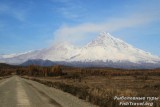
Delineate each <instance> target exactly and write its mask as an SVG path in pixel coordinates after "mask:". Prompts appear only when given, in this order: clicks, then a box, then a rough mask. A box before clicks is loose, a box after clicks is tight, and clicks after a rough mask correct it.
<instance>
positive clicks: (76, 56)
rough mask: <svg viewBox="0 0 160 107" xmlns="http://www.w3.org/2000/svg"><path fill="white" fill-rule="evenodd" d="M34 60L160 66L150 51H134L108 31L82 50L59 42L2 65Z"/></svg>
mask: <svg viewBox="0 0 160 107" xmlns="http://www.w3.org/2000/svg"><path fill="white" fill-rule="evenodd" d="M8 56H10V55H8ZM31 59H32V60H33V59H34V60H36V59H42V60H50V61H53V62H57V61H59V62H66V63H74V62H81V63H85V64H86V63H90V64H91V63H97V62H103V64H104V63H106V65H107V66H108V65H110V64H107V63H109V62H112V63H118V64H121V63H123V65H124V62H127V63H128V62H129V63H134V64H146V63H147V64H158V66H159V65H160V58H159V57H158V56H154V55H152V54H150V53H149V52H145V51H143V50H140V49H137V48H134V47H133V46H131V45H129V44H127V43H125V42H124V41H122V40H120V39H117V38H115V37H113V36H111V35H110V34H109V33H105V32H103V33H100V35H99V36H98V37H97V38H96V39H95V40H93V41H91V42H90V43H88V44H87V45H85V46H83V47H81V48H78V47H76V46H74V45H71V44H69V43H60V44H56V45H54V46H52V47H50V48H46V49H42V50H36V51H31V52H27V53H23V54H16V55H13V56H10V57H4V56H1V57H0V61H1V62H5V63H9V64H21V63H24V62H25V61H27V60H31ZM93 65H95V64H93Z"/></svg>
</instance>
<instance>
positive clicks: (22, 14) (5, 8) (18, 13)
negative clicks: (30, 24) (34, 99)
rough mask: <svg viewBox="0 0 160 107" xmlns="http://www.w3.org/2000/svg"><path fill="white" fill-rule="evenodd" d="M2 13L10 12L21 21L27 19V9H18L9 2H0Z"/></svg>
mask: <svg viewBox="0 0 160 107" xmlns="http://www.w3.org/2000/svg"><path fill="white" fill-rule="evenodd" d="M0 14H8V15H10V16H12V17H14V18H16V19H17V20H19V21H25V19H26V10H25V9H17V8H14V7H13V6H10V5H7V4H0Z"/></svg>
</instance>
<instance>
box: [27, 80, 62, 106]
mask: <svg viewBox="0 0 160 107" xmlns="http://www.w3.org/2000/svg"><path fill="white" fill-rule="evenodd" d="M25 82H26V81H25ZM26 84H28V85H29V86H31V87H33V88H34V89H36V90H37V91H38V92H39V93H40V94H41V95H42V96H43V97H45V98H46V99H47V101H48V102H49V103H50V104H53V105H54V106H56V107H62V105H61V104H59V103H58V102H56V101H55V100H54V99H52V98H51V97H50V96H48V95H47V94H46V93H44V92H43V91H41V90H39V89H38V88H36V87H35V86H33V85H32V84H30V83H28V82H26Z"/></svg>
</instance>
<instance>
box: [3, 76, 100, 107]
mask: <svg viewBox="0 0 160 107" xmlns="http://www.w3.org/2000/svg"><path fill="white" fill-rule="evenodd" d="M0 107H97V106H95V105H92V104H90V103H88V102H85V101H83V100H81V99H78V98H77V97H75V96H73V95H71V94H68V93H65V92H63V91H61V90H58V89H55V88H50V87H47V86H45V85H43V84H40V83H37V82H35V81H32V80H27V79H23V78H20V77H18V76H12V77H10V78H6V79H2V80H0Z"/></svg>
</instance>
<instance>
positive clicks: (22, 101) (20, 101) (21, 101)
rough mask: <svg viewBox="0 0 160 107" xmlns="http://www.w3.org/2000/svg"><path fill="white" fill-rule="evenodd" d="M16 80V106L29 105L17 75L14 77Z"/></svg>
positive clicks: (29, 106)
mask: <svg viewBox="0 0 160 107" xmlns="http://www.w3.org/2000/svg"><path fill="white" fill-rule="evenodd" d="M16 82H17V87H16V95H17V106H18V107H19V106H25V107H31V104H30V101H29V98H28V96H27V94H26V91H25V89H24V87H23V86H22V83H21V81H20V79H18V78H17V77H16Z"/></svg>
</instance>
